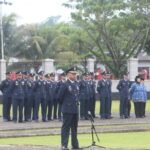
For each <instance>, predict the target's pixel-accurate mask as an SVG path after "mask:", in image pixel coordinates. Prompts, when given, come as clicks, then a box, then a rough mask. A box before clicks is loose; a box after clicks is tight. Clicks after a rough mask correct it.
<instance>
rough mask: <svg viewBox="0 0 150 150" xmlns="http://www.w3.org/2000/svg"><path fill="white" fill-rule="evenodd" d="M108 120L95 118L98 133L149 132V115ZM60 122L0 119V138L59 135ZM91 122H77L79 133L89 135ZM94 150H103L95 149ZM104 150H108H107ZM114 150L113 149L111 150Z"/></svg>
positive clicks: (6, 149) (0, 149)
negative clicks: (4, 120) (16, 121)
mask: <svg viewBox="0 0 150 150" xmlns="http://www.w3.org/2000/svg"><path fill="white" fill-rule="evenodd" d="M113 116H114V118H113V119H109V120H100V119H99V118H96V119H95V120H94V125H95V128H96V131H97V132H98V133H104V132H105V133H106V132H131V131H135V132H136V131H150V114H147V117H146V118H141V119H136V118H135V117H134V115H133V114H132V117H131V118H129V119H120V118H119V117H118V115H117V114H113ZM61 124H62V123H61V122H59V121H57V120H55V121H51V122H46V123H43V122H38V123H35V122H30V123H13V122H3V121H2V118H0V138H6V137H23V136H26V137H27V136H37V135H38V136H39V135H54V134H55V135H60V128H61ZM90 129H91V122H90V121H89V120H87V121H79V128H78V130H79V133H90ZM58 149H60V148H55V147H45V146H15V145H5V146H2V145H1V146H0V150H58ZM93 149H94V150H97V149H99V150H104V149H100V148H97V147H94V148H93ZM105 150H109V149H108V148H107V149H106V148H105ZM111 150H112V149H111ZM113 150H114V149H113ZM126 150H128V149H126Z"/></svg>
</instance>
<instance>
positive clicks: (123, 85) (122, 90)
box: [117, 74, 130, 119]
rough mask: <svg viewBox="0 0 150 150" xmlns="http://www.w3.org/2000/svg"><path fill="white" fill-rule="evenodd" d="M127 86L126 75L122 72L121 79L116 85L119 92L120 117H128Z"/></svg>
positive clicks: (128, 83) (128, 82)
mask: <svg viewBox="0 0 150 150" xmlns="http://www.w3.org/2000/svg"><path fill="white" fill-rule="evenodd" d="M129 88H130V81H129V80H128V75H127V74H124V75H123V79H122V80H120V81H119V83H118V85H117V89H118V90H119V94H120V118H121V119H124V118H128V117H129V114H128V112H129V98H130V94H129Z"/></svg>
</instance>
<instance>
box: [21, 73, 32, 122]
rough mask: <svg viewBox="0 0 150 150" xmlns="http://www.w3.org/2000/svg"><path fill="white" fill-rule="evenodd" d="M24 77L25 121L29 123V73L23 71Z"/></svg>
mask: <svg viewBox="0 0 150 150" xmlns="http://www.w3.org/2000/svg"><path fill="white" fill-rule="evenodd" d="M22 75H23V79H22V80H23V81H24V83H25V85H24V86H23V87H24V121H25V122H27V121H28V116H29V115H28V114H29V106H28V104H29V95H28V94H30V93H29V90H30V88H29V84H28V83H29V72H28V71H23V72H22Z"/></svg>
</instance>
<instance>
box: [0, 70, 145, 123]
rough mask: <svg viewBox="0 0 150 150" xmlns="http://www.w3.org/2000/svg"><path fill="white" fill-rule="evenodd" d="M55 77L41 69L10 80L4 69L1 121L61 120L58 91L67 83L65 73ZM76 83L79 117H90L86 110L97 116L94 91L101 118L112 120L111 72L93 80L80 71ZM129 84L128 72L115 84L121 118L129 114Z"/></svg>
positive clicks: (89, 75) (22, 72) (1, 87)
mask: <svg viewBox="0 0 150 150" xmlns="http://www.w3.org/2000/svg"><path fill="white" fill-rule="evenodd" d="M55 79H56V77H55V73H47V74H44V72H43V71H40V72H38V73H37V74H34V73H29V72H28V71H18V72H16V79H15V80H11V72H7V73H6V79H5V80H3V81H2V82H1V84H0V90H1V92H2V94H3V95H2V96H3V97H2V100H3V121H4V122H7V121H13V122H31V121H35V122H38V121H40V120H42V121H43V122H47V121H51V120H55V119H57V120H59V121H62V104H61V102H60V101H61V96H60V95H59V91H60V89H61V87H62V86H63V84H64V83H65V82H66V79H67V77H66V73H65V72H64V73H62V74H59V76H58V80H57V81H56V80H55ZM76 82H77V84H78V87H79V95H78V102H79V116H80V120H89V112H90V114H91V115H92V117H93V118H94V117H96V115H95V103H96V93H98V97H99V100H100V112H99V115H100V118H101V119H111V118H112V115H111V107H112V106H111V105H112V91H111V87H112V82H111V79H110V74H107V73H106V72H102V79H101V80H99V81H97V82H96V80H95V79H94V73H92V72H90V73H87V72H86V73H83V74H82V76H81V77H80V80H79V79H77V78H76ZM132 83H133V82H130V81H129V80H128V75H127V74H124V76H123V79H121V80H120V81H119V83H118V85H117V87H116V88H117V89H118V91H119V95H120V110H119V113H120V118H121V119H126V118H129V117H130V110H131V103H130V100H131V99H132V97H131V94H132V93H130V92H129V91H130V89H133V88H131V87H132V86H131V85H132ZM137 85H138V84H137ZM132 91H133V90H132ZM134 104H135V105H136V104H137V103H134ZM142 104H143V103H142ZM144 104H145V103H144ZM144 108H145V107H144ZM11 111H12V115H11ZM40 113H41V114H40Z"/></svg>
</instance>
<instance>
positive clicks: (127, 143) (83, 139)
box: [0, 101, 150, 149]
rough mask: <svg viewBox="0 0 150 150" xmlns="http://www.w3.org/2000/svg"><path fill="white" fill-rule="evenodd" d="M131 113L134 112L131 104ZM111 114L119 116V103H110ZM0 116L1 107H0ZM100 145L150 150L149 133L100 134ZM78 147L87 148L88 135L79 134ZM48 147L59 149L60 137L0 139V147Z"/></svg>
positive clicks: (89, 138) (148, 108)
mask: <svg viewBox="0 0 150 150" xmlns="http://www.w3.org/2000/svg"><path fill="white" fill-rule="evenodd" d="M99 107H100V103H99V101H97V103H96V114H99ZM131 111H132V112H133V111H134V108H133V104H132V110H131ZM146 111H147V112H149V111H150V101H148V102H147V107H146ZM112 112H118V114H119V101H113V102H112ZM0 115H2V105H0ZM98 136H99V138H100V143H98V142H96V144H97V145H101V146H104V147H108V148H135V149H136V148H141V149H150V142H149V139H150V132H129V133H102V134H98ZM78 137H79V141H80V146H81V147H84V146H88V145H90V144H91V135H90V134H79V135H78ZM2 144H14V145H49V146H59V147H60V136H57V135H56V136H37V137H22V138H1V139H0V145H2Z"/></svg>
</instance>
